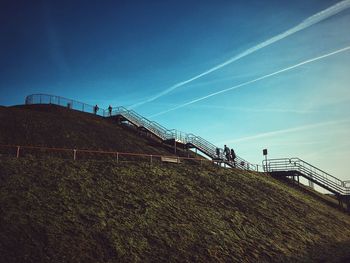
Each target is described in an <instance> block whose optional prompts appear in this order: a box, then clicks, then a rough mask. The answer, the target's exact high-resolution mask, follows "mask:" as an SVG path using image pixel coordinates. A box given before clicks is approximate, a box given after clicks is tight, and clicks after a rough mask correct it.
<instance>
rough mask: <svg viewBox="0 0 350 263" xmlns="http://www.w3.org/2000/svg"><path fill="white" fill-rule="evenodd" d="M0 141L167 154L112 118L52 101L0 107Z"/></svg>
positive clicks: (152, 142) (156, 144)
mask: <svg viewBox="0 0 350 263" xmlns="http://www.w3.org/2000/svg"><path fill="white" fill-rule="evenodd" d="M0 144H10V145H12V144H14V145H35V146H37V145H40V146H46V147H63V148H70V149H72V148H78V149H94V150H112V151H120V152H133V153H149V154H167V155H169V150H167V149H166V148H164V147H162V146H161V144H160V143H157V142H155V141H153V140H149V139H147V138H144V137H141V136H139V135H138V134H137V132H135V131H131V130H129V129H126V128H124V127H121V126H118V125H116V123H114V122H113V121H112V120H108V119H105V118H102V117H99V116H94V115H92V114H88V113H83V112H78V111H74V110H69V109H67V108H63V107H59V106H55V105H30V106H17V107H2V108H0Z"/></svg>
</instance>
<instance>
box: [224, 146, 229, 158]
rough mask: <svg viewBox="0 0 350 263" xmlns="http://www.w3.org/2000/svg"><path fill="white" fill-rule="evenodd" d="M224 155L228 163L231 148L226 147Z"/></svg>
mask: <svg viewBox="0 0 350 263" xmlns="http://www.w3.org/2000/svg"><path fill="white" fill-rule="evenodd" d="M224 154H225V156H226V159H227V161H230V148H228V147H227V145H226V144H225V145H224Z"/></svg>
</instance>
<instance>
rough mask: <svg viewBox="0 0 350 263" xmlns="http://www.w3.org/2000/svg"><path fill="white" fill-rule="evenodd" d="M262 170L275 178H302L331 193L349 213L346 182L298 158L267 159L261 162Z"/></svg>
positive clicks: (349, 202) (349, 196)
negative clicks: (344, 204)
mask: <svg viewBox="0 0 350 263" xmlns="http://www.w3.org/2000/svg"><path fill="white" fill-rule="evenodd" d="M263 168H264V171H265V172H268V173H270V174H271V175H273V176H276V177H286V176H288V177H292V178H295V177H299V176H301V177H304V178H306V179H307V180H309V182H312V183H314V184H316V185H318V186H320V187H322V188H323V189H326V190H328V191H329V192H331V193H333V194H334V195H335V196H336V197H337V198H338V200H339V202H340V203H341V202H345V203H346V204H347V207H348V210H349V211H350V186H348V185H349V184H348V182H347V181H342V180H340V179H338V178H336V177H334V176H332V175H330V174H329V173H327V172H325V171H322V170H321V169H319V168H317V167H315V166H313V165H311V164H309V163H307V162H305V161H303V160H301V159H299V158H281V159H267V160H264V161H263Z"/></svg>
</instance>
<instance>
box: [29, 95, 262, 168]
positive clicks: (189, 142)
mask: <svg viewBox="0 0 350 263" xmlns="http://www.w3.org/2000/svg"><path fill="white" fill-rule="evenodd" d="M25 104H27V105H30V104H54V105H59V106H63V107H68V108H70V109H74V110H78V111H83V112H88V113H94V110H93V109H94V106H92V105H89V104H85V103H82V102H78V101H74V100H71V99H66V98H63V97H59V96H53V95H48V94H33V95H29V96H27V97H26V99H25ZM96 114H97V115H100V116H103V117H112V118H113V117H122V118H123V119H124V120H126V121H128V122H129V123H131V124H132V125H134V126H136V127H138V128H142V129H145V130H147V131H148V132H150V133H151V134H153V135H155V136H156V137H158V138H159V139H160V140H162V141H164V142H169V141H174V142H175V145H176V143H178V144H182V145H184V146H185V147H187V148H195V149H198V150H199V151H201V152H202V153H204V154H205V155H207V156H208V157H210V158H211V159H213V160H215V161H217V162H218V163H223V164H226V165H228V166H231V167H236V168H239V169H243V170H253V171H257V170H258V166H257V165H254V164H251V163H249V162H248V161H246V160H244V159H242V158H240V157H238V156H237V157H236V159H235V161H232V160H226V159H225V157H224V154H223V149H222V148H219V147H216V146H215V145H213V144H212V143H210V142H208V141H207V140H205V139H203V138H202V137H200V136H196V135H194V134H191V133H190V134H187V133H184V132H181V131H177V130H175V129H166V128H165V127H163V126H162V125H160V124H159V123H157V122H154V121H150V120H148V119H147V118H145V117H143V116H141V115H140V114H138V113H137V112H135V111H133V110H128V109H127V108H125V107H115V108H113V109H112V112H111V113H110V112H109V111H108V110H106V109H102V110H99V111H97V112H96ZM217 149H218V152H219V154H217Z"/></svg>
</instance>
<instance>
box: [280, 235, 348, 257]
mask: <svg viewBox="0 0 350 263" xmlns="http://www.w3.org/2000/svg"><path fill="white" fill-rule="evenodd" d="M305 253H306V255H305V256H301V257H298V259H297V260H296V258H294V257H290V258H288V259H286V262H317V263H319V262H327V263H348V262H350V239H349V240H348V241H345V242H337V243H333V244H324V245H320V244H315V245H314V247H312V248H311V250H309V251H306V252H305Z"/></svg>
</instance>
